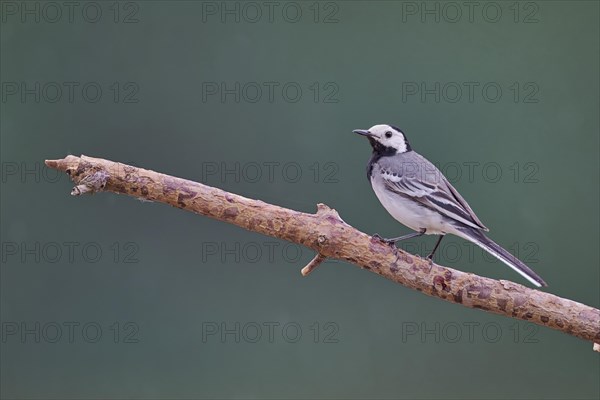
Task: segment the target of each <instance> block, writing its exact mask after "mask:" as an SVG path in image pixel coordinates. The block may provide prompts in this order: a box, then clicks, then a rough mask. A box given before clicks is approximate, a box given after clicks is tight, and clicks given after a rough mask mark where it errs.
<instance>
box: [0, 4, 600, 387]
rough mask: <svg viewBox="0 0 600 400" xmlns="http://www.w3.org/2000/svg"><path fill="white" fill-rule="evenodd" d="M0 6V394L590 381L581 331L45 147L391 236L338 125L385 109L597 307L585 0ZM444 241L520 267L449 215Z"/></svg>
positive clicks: (593, 19)
mask: <svg viewBox="0 0 600 400" xmlns="http://www.w3.org/2000/svg"><path fill="white" fill-rule="evenodd" d="M1 6H2V9H1V11H2V27H1V36H2V37H1V46H2V50H1V57H2V59H1V63H0V66H1V81H2V102H1V107H2V109H1V113H0V118H1V160H2V194H1V201H2V203H1V218H2V224H1V230H0V232H1V235H2V237H1V241H2V267H1V300H2V304H1V320H2V342H1V347H2V349H1V350H2V351H1V364H0V366H1V381H0V383H1V388H2V389H1V395H2V397H3V398H477V399H492V398H556V399H559V398H561V399H562V398H569V399H572V398H586V399H587V398H590V399H592V398H594V399H595V398H598V397H599V396H600V383H599V378H598V376H599V374H600V362H599V356H598V354H597V353H594V352H592V346H591V344H590V343H587V342H584V341H582V340H579V339H576V338H573V337H570V336H568V335H565V334H562V333H559V332H555V331H553V330H550V329H544V328H537V327H534V326H533V325H531V324H528V323H526V322H523V321H515V320H511V319H507V318H503V317H500V316H496V315H491V314H487V313H483V312H481V311H477V310H471V309H467V308H465V307H461V306H458V305H453V304H449V303H445V302H442V301H439V300H437V299H433V298H429V297H427V296H424V295H422V294H420V293H418V292H414V291H411V290H409V289H406V288H404V287H401V286H398V285H396V284H394V283H392V282H390V281H387V280H385V279H382V278H381V277H379V276H376V275H375V274H371V273H368V272H367V271H363V270H360V269H358V268H356V267H355V266H352V265H348V264H345V263H342V262H331V261H330V262H328V263H327V264H325V265H324V266H322V267H321V268H319V269H318V270H317V271H315V272H314V273H313V274H312V275H311V276H310V277H308V278H302V277H301V275H300V272H299V271H300V269H301V268H302V267H303V266H304V265H305V263H306V262H308V261H309V260H310V258H311V257H312V256H313V254H312V253H311V252H310V251H308V250H307V249H303V248H300V247H298V246H294V245H291V246H290V245H286V243H284V242H280V241H277V240H275V239H272V238H267V237H263V236H261V235H258V234H255V233H252V232H246V231H243V230H241V229H239V228H237V227H234V226H232V225H228V224H226V223H222V222H218V221H214V220H210V219H207V218H203V217H198V216H195V215H193V214H190V213H187V212H184V211H180V210H175V209H172V208H170V207H167V206H164V205H160V204H153V203H141V202H139V201H137V200H135V199H132V198H126V197H122V196H117V195H114V194H104V193H103V194H99V195H95V196H89V197H83V198H75V197H71V196H69V191H70V189H71V187H72V185H71V183H70V182H69V181H68V179H67V178H66V176H57V175H56V174H55V173H54V172H53V171H49V170H47V169H45V168H44V167H43V160H44V159H47V158H60V157H63V156H65V155H67V154H76V155H79V154H86V155H90V156H96V157H103V158H107V159H110V160H115V161H121V162H127V163H131V164H134V165H138V166H143V167H145V168H149V169H154V170H156V171H161V172H164V173H168V174H172V175H175V176H180V177H185V178H189V179H192V180H197V181H202V182H204V183H207V184H209V185H213V186H218V187H220V188H223V189H226V190H230V191H233V192H235V193H239V194H242V195H246V196H249V197H253V198H259V199H262V200H264V201H267V202H271V203H275V204H279V205H282V206H286V207H290V208H293V209H296V210H301V211H305V212H313V211H314V210H315V209H316V203H319V202H323V203H326V204H328V205H329V206H331V207H333V208H336V209H337V210H338V211H339V212H340V214H341V216H342V218H343V219H344V220H345V221H347V222H348V223H349V224H351V225H353V226H355V227H356V228H358V229H360V230H363V231H365V232H369V233H372V232H378V233H380V234H382V235H384V236H388V237H389V236H396V235H401V234H403V233H407V232H408V229H407V228H405V227H402V226H401V225H400V224H398V223H397V222H396V221H394V220H393V219H392V218H391V217H390V216H389V215H387V213H386V212H385V210H384V209H383V208H382V207H381V205H379V203H378V201H377V199H376V198H375V195H374V194H373V193H372V190H371V188H370V185H369V184H368V182H367V180H366V178H365V169H364V168H365V164H366V162H367V160H368V158H369V155H370V147H369V145H368V143H367V142H366V141H365V140H364V139H363V138H360V137H357V136H356V135H353V134H352V133H351V131H352V129H356V128H368V127H370V126H371V125H374V124H377V123H390V124H394V125H397V126H400V127H401V128H402V129H404V130H405V131H406V133H407V136H408V138H409V139H410V140H411V144H412V146H413V148H414V149H416V150H417V151H419V152H420V153H421V154H423V155H425V156H426V157H428V158H429V159H430V160H432V161H434V162H436V163H437V164H438V165H440V166H441V167H442V168H443V171H444V172H446V173H447V174H448V176H449V177H450V178H451V180H452V182H453V183H454V184H455V186H456V187H457V188H458V190H459V191H460V192H461V193H462V194H463V195H464V197H465V198H466V199H467V200H468V201H469V203H470V204H471V206H472V207H473V209H474V210H475V211H476V212H477V214H478V216H479V217H480V218H481V220H482V221H483V222H484V223H485V224H486V225H487V226H488V227H490V228H491V232H490V236H491V237H492V238H493V239H494V240H496V241H497V242H498V243H500V244H502V245H503V246H505V247H507V248H509V249H511V251H513V252H518V255H519V257H520V258H522V259H523V260H524V261H526V262H527V263H528V264H529V265H530V266H531V267H532V268H533V269H535V270H536V271H537V272H538V273H539V274H540V275H541V276H542V277H544V279H545V280H546V281H547V282H548V283H549V284H550V287H549V288H548V289H547V290H548V291H549V292H551V293H555V294H557V295H559V296H563V297H566V298H569V299H573V300H576V301H580V302H583V303H585V304H588V305H591V306H595V307H598V306H600V298H599V281H600V275H599V268H598V265H599V262H600V260H599V251H598V242H599V214H598V204H599V190H598V187H599V184H598V176H599V173H598V172H599V164H598V154H599V153H598V149H599V143H598V138H599V135H598V133H599V122H598V121H599V120H598V110H599V108H600V104H599V82H598V75H599V74H598V71H599V37H600V35H599V5H598V2H597V1H537V2H518V3H517V2H514V1H496V2H478V3H477V5H473V6H472V7H473V8H469V7H471V6H466V5H464V4H463V2H456V3H446V2H435V1H428V2H420V1H419V2H401V1H397V2H395V1H374V2H367V1H334V2H315V1H296V2H279V3H277V4H274V3H269V2H255V3H249V4H247V3H242V2H194V1H174V2H167V1H135V2H119V3H115V2H113V1H109V2H103V1H98V2H92V3H89V2H80V3H78V5H77V6H73V8H69V7H68V6H65V5H64V4H63V3H61V2H58V3H46V2H11V1H3V2H2V3H1ZM469 88H472V91H470V90H469ZM71 90H72V91H71ZM434 240H435V239H434V238H432V237H427V238H421V239H415V240H412V241H411V242H408V243H403V247H405V248H407V249H410V250H411V251H416V252H419V253H421V254H427V251H428V250H430V249H431V246H432V245H433V243H434ZM437 257H438V260H437V261H438V262H439V263H441V264H444V265H449V266H452V267H455V268H458V269H461V270H465V271H470V272H474V273H477V274H481V275H485V276H489V277H494V278H501V279H510V280H514V281H516V282H519V283H522V284H527V283H526V282H525V281H523V280H522V279H521V278H520V277H519V276H518V275H516V274H515V273H514V272H513V271H512V270H510V269H509V268H507V267H505V266H504V265H501V264H499V263H497V262H494V261H492V260H490V259H489V258H486V257H484V256H483V254H482V253H481V251H480V250H477V249H475V248H474V247H473V246H469V245H468V244H467V243H465V242H464V241H462V240H460V239H457V238H448V239H446V240H445V242H444V247H442V250H441V251H440V252H439V253H438V256H437Z"/></svg>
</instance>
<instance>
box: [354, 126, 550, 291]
mask: <svg viewBox="0 0 600 400" xmlns="http://www.w3.org/2000/svg"><path fill="white" fill-rule="evenodd" d="M353 132H354V133H357V134H359V135H362V136H365V137H366V138H367V139H368V140H369V143H370V144H371V147H372V148H373V152H372V154H371V158H370V159H369V162H368V164H367V178H368V179H369V182H370V183H371V186H372V188H373V191H374V192H375V195H376V196H377V198H378V199H379V201H380V202H381V204H382V205H383V207H384V208H385V209H386V210H387V212H388V213H389V214H390V215H391V216H392V217H394V219H396V220H397V221H398V222H400V223H401V224H403V225H405V226H407V227H409V228H410V229H412V230H414V231H415V232H413V233H409V234H407V235H404V236H400V237H396V238H391V239H384V238H382V237H381V236H379V235H378V234H374V235H373V236H374V237H376V238H378V239H380V240H382V241H384V242H386V243H388V244H390V245H391V246H394V247H395V245H396V242H399V241H401V240H406V239H410V238H414V237H418V236H421V235H438V240H437V242H436V244H435V246H434V248H433V251H432V252H431V254H429V255H428V256H427V258H428V259H429V261H430V262H433V256H434V254H435V252H436V250H437V249H438V247H439V245H440V243H441V242H442V239H443V238H444V236H445V235H447V234H453V235H456V236H459V237H461V238H463V239H466V240H468V241H470V242H472V243H474V244H476V245H477V246H479V247H481V248H482V249H483V250H485V251H487V252H488V253H490V254H491V255H493V256H494V257H495V258H497V259H498V260H500V261H502V262H503V263H505V264H506V265H508V266H509V267H511V268H512V269H513V270H515V271H516V272H517V273H519V274H520V275H521V276H523V277H524V278H525V279H527V280H528V281H529V282H530V283H532V284H533V285H535V286H537V287H542V286H548V285H547V284H546V282H545V281H544V280H543V279H542V278H541V277H540V276H539V275H538V274H536V273H535V272H534V271H533V270H531V269H530V268H529V267H528V266H527V265H525V264H524V263H523V262H521V261H520V260H519V259H518V258H516V257H515V256H513V255H512V254H511V253H510V252H508V251H507V250H505V249H504V248H502V247H501V246H500V245H498V244H497V243H495V242H494V241H493V240H491V239H490V238H488V237H487V236H486V235H485V232H488V231H489V229H488V228H487V227H486V226H485V225H483V223H482V222H481V221H480V220H479V218H477V216H476V215H475V213H474V212H473V210H472V209H471V207H470V206H469V205H468V204H467V202H466V201H465V199H464V198H463V197H462V196H461V195H460V194H459V193H458V191H457V190H456V189H455V188H454V187H453V186H452V185H451V184H450V182H449V181H448V179H446V177H445V176H444V175H443V174H442V172H441V171H440V170H439V169H438V168H437V167H436V166H435V165H433V164H432V163H431V162H430V161H429V160H427V159H426V158H425V157H423V156H422V155H420V154H419V153H417V152H416V151H414V150H413V149H412V147H411V146H410V143H409V142H408V139H407V137H406V135H405V134H404V132H403V131H402V130H400V129H399V128H397V127H395V126H393V125H387V124H380V125H374V126H372V127H371V128H369V129H367V130H365V129H356V130H354V131H353Z"/></svg>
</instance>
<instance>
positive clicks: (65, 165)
mask: <svg viewBox="0 0 600 400" xmlns="http://www.w3.org/2000/svg"><path fill="white" fill-rule="evenodd" d="M46 165H47V166H48V167H50V168H55V169H58V170H60V171H64V172H66V173H67V174H69V176H70V177H71V179H72V180H73V181H74V182H75V184H76V185H77V186H76V187H75V188H74V189H73V191H72V192H71V194H72V195H81V194H84V193H95V192H101V191H109V192H114V193H121V194H126V195H129V196H133V197H138V198H141V199H146V200H150V201H157V202H161V203H165V204H169V205H171V206H173V207H177V208H181V209H184V210H188V211H191V212H194V213H196V214H200V215H205V216H207V217H211V218H214V219H218V220H220V221H225V222H229V223H231V224H234V225H237V226H239V227H242V228H244V229H247V230H249V231H253V232H258V233H262V234H264V235H267V236H272V237H276V238H279V239H283V240H287V241H290V242H294V243H297V244H300V245H303V246H306V247H309V248H311V249H313V250H314V251H315V252H316V253H317V255H316V256H315V258H314V259H313V260H312V261H311V262H310V263H309V264H308V265H307V266H306V267H305V268H303V269H302V274H303V275H308V274H309V273H310V272H311V271H312V270H314V268H316V267H317V266H318V265H319V264H320V263H322V262H323V261H324V260H325V259H327V258H335V259H339V260H343V261H347V262H349V263H352V264H355V265H357V266H359V267H361V268H364V269H367V270H369V271H371V272H374V273H376V274H379V275H382V276H383V277H385V278H387V279H390V280H392V281H394V282H396V283H399V284H401V285H404V286H407V287H409V288H411V289H415V290H418V291H420V292H423V293H425V294H427V295H430V296H434V297H438V298H440V299H443V300H446V301H449V302H452V303H458V304H462V305H463V306H465V307H470V308H478V309H481V310H484V311H488V312H492V313H496V314H500V315H504V316H507V317H511V318H516V319H523V320H526V321H529V322H533V323H535V324H538V325H542V326H547V327H549V328H553V329H556V330H559V331H562V332H565V333H568V334H570V335H573V336H576V337H579V338H581V339H584V340H588V341H591V342H595V343H600V310H598V309H595V308H592V307H589V306H586V305H584V304H581V303H577V302H575V301H572V300H568V299H563V298H560V297H558V296H555V295H552V294H549V293H544V292H541V291H539V290H534V289H530V288H527V287H525V286H522V285H519V284H517V283H513V282H510V281H505V280H499V281H498V280H494V279H490V278H484V277H481V276H478V275H474V274H470V273H465V272H461V271H457V270H454V269H451V268H447V267H443V266H439V265H436V264H433V263H430V262H429V261H428V260H425V259H422V258H420V257H418V256H414V255H411V254H409V253H406V252H404V251H402V250H401V249H393V248H391V247H390V246H389V245H387V244H385V243H383V242H381V241H380V240H378V239H375V238H373V237H370V236H368V235H367V234H365V233H363V232H360V231H358V230H357V229H355V228H353V227H352V226H350V225H348V224H347V223H345V222H344V221H343V220H342V219H341V218H340V216H339V215H338V213H337V212H336V211H335V210H333V209H331V208H329V207H327V206H326V205H323V204H319V205H318V210H317V213H316V214H306V213H301V212H298V211H294V210H290V209H287V208H283V207H279V206H275V205H272V204H267V203H265V202H263V201H260V200H252V199H248V198H246V197H242V196H239V195H236V194H233V193H229V192H225V191H223V190H220V189H217V188H213V187H210V186H206V185H203V184H201V183H197V182H193V181H188V180H185V179H181V178H176V177H173V176H169V175H165V174H161V173H158V172H154V171H150V170H146V169H142V168H137V167H132V166H129V165H125V164H121V163H116V162H112V161H108V160H104V159H100V158H92V157H86V156H81V157H75V156H67V157H66V158H65V159H62V160H47V161H46ZM594 350H598V351H600V345H598V344H595V345H594Z"/></svg>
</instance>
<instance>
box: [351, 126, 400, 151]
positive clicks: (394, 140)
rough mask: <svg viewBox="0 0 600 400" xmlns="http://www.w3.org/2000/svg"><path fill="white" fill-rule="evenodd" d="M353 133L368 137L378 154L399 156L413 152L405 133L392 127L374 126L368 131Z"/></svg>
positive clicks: (359, 130) (355, 131)
mask: <svg viewBox="0 0 600 400" xmlns="http://www.w3.org/2000/svg"><path fill="white" fill-rule="evenodd" d="M353 132H354V133H358V134H359V135H362V136H366V137H367V139H369V143H371V146H372V147H373V151H375V152H377V153H381V154H397V153H406V152H408V151H411V150H412V149H411V148H410V144H409V143H408V140H407V139H406V135H405V134H404V132H402V131H401V130H400V129H399V128H396V127H395V126H392V125H385V124H383V125H374V126H372V127H371V128H369V129H368V130H364V129H356V130H354V131H353Z"/></svg>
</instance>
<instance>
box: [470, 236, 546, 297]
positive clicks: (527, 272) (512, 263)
mask: <svg viewBox="0 0 600 400" xmlns="http://www.w3.org/2000/svg"><path fill="white" fill-rule="evenodd" d="M460 233H462V234H461V235H460V236H462V237H463V238H465V239H467V240H469V241H471V242H473V243H475V244H476V245H478V246H479V247H481V248H482V249H484V250H485V251H487V252H488V253H490V254H491V255H493V256H494V257H496V258H497V259H498V260H500V261H502V262H503V263H504V264H506V265H508V266H509V267H511V268H512V269H514V270H515V271H517V272H518V273H519V274H520V275H521V276H523V277H524V278H525V279H527V280H528V281H529V282H531V283H532V284H534V285H535V286H537V287H542V286H548V285H547V284H546V282H545V281H544V280H543V279H542V278H541V277H540V276H539V275H538V274H536V273H535V272H533V270H532V269H531V268H529V267H528V266H527V265H525V264H523V263H522V262H521V260H519V259H518V258H517V257H515V256H513V255H512V254H510V253H509V252H508V251H506V250H504V249H503V248H502V247H500V245H498V244H497V243H496V242H494V241H493V240H491V239H490V238H488V237H487V236H485V235H484V234H483V232H482V231H480V230H477V229H473V228H462V229H460Z"/></svg>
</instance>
